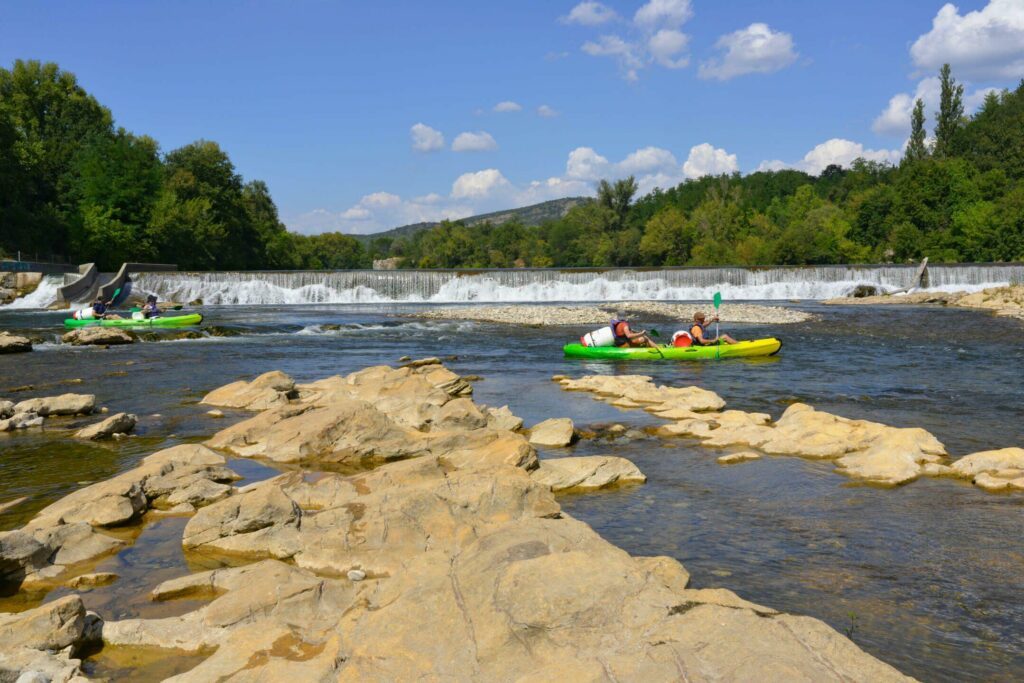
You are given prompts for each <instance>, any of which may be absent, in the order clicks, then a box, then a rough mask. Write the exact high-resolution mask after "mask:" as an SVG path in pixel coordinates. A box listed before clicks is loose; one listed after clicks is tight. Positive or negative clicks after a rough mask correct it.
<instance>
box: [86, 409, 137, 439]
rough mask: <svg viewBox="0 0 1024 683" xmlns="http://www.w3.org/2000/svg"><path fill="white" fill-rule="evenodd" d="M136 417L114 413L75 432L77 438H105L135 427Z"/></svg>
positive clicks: (125, 432)
mask: <svg viewBox="0 0 1024 683" xmlns="http://www.w3.org/2000/svg"><path fill="white" fill-rule="evenodd" d="M136 420H137V418H136V417H135V416H134V415H132V414H130V413H114V414H113V415H111V416H110V417H108V418H107V419H105V420H102V421H101V422H97V423H96V424H92V425H89V426H88V427H85V428H84V429H80V430H78V431H77V432H75V437H76V438H79V439H91V440H97V439H107V438H110V437H111V436H114V435H115V434H127V433H128V432H130V431H132V430H133V429H135V423H136Z"/></svg>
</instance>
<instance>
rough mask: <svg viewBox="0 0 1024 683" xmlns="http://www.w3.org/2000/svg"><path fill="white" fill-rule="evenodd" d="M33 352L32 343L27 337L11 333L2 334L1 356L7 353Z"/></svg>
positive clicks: (0, 336) (0, 335)
mask: <svg viewBox="0 0 1024 683" xmlns="http://www.w3.org/2000/svg"><path fill="white" fill-rule="evenodd" d="M31 350H32V341H31V340H30V339H28V338H27V337H19V336H17V335H14V334H10V333H9V332H0V355H3V354H6V353H26V352H28V351H31Z"/></svg>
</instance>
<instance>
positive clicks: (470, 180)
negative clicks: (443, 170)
mask: <svg viewBox="0 0 1024 683" xmlns="http://www.w3.org/2000/svg"><path fill="white" fill-rule="evenodd" d="M511 188H512V183H510V182H509V181H508V179H507V178H506V177H505V176H503V175H502V174H501V171H499V170H498V169H496V168H488V169H485V170H483V171H476V172H475V173H463V174H462V175H460V176H459V177H458V178H456V179H455V182H454V183H452V198H454V199H486V198H489V197H492V196H494V195H495V194H506V193H508V191H509V190H510V189H511Z"/></svg>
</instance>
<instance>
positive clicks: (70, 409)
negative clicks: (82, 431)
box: [14, 394, 96, 417]
mask: <svg viewBox="0 0 1024 683" xmlns="http://www.w3.org/2000/svg"><path fill="white" fill-rule="evenodd" d="M95 407H96V397H95V396H94V395H93V394H61V395H60V396H48V397H45V398H30V399H28V400H25V401H21V402H20V403H17V404H15V406H14V412H15V413H36V414H37V415H41V416H43V417H49V416H52V415H88V414H89V413H91V412H92V411H93V408H95Z"/></svg>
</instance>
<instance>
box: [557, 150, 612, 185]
mask: <svg viewBox="0 0 1024 683" xmlns="http://www.w3.org/2000/svg"><path fill="white" fill-rule="evenodd" d="M609 168H610V165H609V163H608V160H607V159H605V158H604V157H603V156H601V155H600V154H598V153H597V152H595V151H594V150H593V149H592V148H590V147H577V148H576V149H574V150H573V151H571V152H569V159H568V161H566V162H565V175H566V176H567V177H569V178H572V179H574V180H592V181H593V180H598V179H600V178H601V177H602V176H604V175H606V174H607V173H608V170H609Z"/></svg>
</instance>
